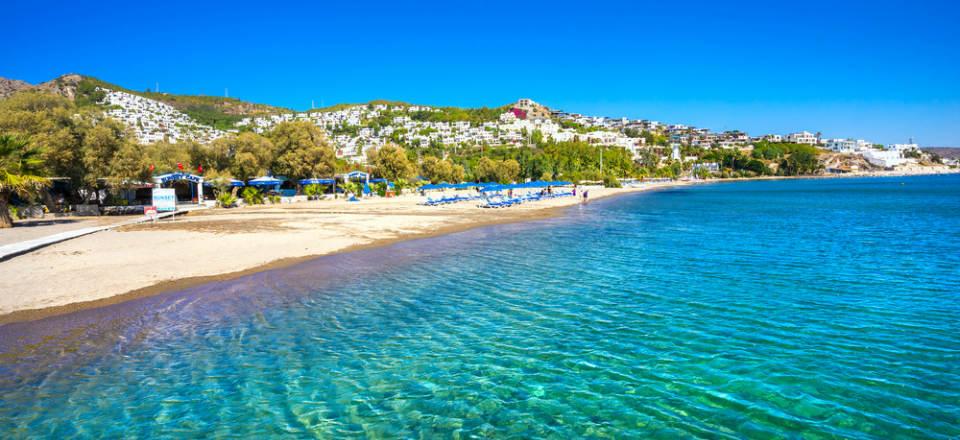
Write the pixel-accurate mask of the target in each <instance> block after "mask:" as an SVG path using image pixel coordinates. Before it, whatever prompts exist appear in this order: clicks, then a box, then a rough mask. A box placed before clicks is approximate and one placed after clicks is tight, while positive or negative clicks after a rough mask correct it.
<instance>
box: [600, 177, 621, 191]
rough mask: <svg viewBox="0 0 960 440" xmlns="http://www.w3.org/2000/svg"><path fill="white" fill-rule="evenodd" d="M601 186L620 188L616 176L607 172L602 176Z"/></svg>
mask: <svg viewBox="0 0 960 440" xmlns="http://www.w3.org/2000/svg"><path fill="white" fill-rule="evenodd" d="M603 187H604V188H620V181H619V180H617V178H616V177H614V176H612V175H610V174H607V175H606V176H603Z"/></svg>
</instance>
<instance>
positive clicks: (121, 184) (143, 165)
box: [105, 141, 150, 188]
mask: <svg viewBox="0 0 960 440" xmlns="http://www.w3.org/2000/svg"><path fill="white" fill-rule="evenodd" d="M148 166H149V164H147V161H146V158H145V157H144V155H143V152H142V151H141V149H140V146H139V145H137V144H135V143H133V142H129V141H125V142H123V143H122V144H121V145H120V148H119V149H117V151H116V152H115V154H114V156H113V158H112V159H111V161H110V164H109V167H108V168H107V175H106V176H105V177H106V178H107V180H108V181H109V182H110V184H111V185H113V186H114V187H117V188H128V187H130V186H131V185H133V184H134V183H136V182H148V181H150V171H149V168H148Z"/></svg>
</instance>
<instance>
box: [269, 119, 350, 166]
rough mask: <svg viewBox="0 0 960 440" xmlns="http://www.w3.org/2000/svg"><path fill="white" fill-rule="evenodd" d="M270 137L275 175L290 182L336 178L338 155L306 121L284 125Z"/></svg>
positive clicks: (322, 135) (319, 131)
mask: <svg viewBox="0 0 960 440" xmlns="http://www.w3.org/2000/svg"><path fill="white" fill-rule="evenodd" d="M268 137H269V138H270V140H272V141H273V145H274V148H275V151H276V156H275V157H274V161H273V167H272V169H273V172H274V173H277V174H280V175H284V176H286V177H289V178H291V179H305V178H309V177H324V176H330V175H332V174H333V172H334V167H335V166H336V154H335V153H334V151H333V148H332V147H331V146H330V144H329V143H328V142H327V139H326V136H324V134H323V132H322V131H321V130H320V128H319V127H317V126H316V125H314V124H312V123H310V122H307V121H296V122H281V123H280V124H277V126H276V127H275V128H274V129H273V131H271V132H270V134H269V136H268Z"/></svg>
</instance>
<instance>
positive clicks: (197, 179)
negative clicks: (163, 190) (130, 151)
mask: <svg viewBox="0 0 960 440" xmlns="http://www.w3.org/2000/svg"><path fill="white" fill-rule="evenodd" d="M180 180H186V181H188V182H190V183H195V184H197V187H196V189H194V187H193V185H189V186H190V198H191V199H192V198H193V197H194V194H196V197H197V201H199V202H203V176H197V175H195V174H187V173H183V172H176V173H167V174H161V175H159V176H154V177H153V181H154V182H156V183H157V184H158V185H164V184H167V183H170V182H176V181H180Z"/></svg>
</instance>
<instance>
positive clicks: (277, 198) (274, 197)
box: [267, 194, 280, 204]
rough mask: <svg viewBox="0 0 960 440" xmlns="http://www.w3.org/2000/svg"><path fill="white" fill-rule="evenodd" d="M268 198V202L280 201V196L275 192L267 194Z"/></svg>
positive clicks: (275, 202)
mask: <svg viewBox="0 0 960 440" xmlns="http://www.w3.org/2000/svg"><path fill="white" fill-rule="evenodd" d="M267 198H269V199H270V203H273V204H277V203H280V196H279V195H276V194H270V195H269V196H267Z"/></svg>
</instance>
